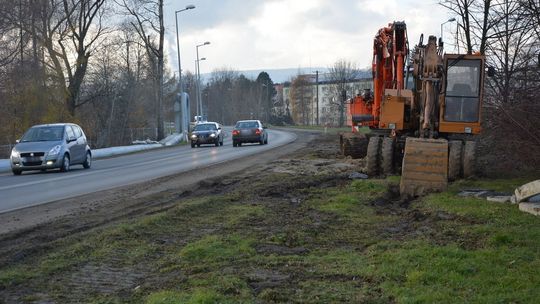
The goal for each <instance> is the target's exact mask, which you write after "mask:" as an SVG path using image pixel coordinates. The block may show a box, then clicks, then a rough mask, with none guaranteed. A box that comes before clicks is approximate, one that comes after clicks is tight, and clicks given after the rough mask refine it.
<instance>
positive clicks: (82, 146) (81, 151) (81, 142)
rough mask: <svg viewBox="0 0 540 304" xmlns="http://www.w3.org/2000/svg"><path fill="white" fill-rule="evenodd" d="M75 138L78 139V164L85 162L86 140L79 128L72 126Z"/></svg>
mask: <svg viewBox="0 0 540 304" xmlns="http://www.w3.org/2000/svg"><path fill="white" fill-rule="evenodd" d="M71 128H72V129H73V133H75V137H76V138H77V148H76V149H77V159H78V162H83V161H84V160H85V159H86V138H85V137H84V136H83V133H82V130H81V128H79V126H71Z"/></svg>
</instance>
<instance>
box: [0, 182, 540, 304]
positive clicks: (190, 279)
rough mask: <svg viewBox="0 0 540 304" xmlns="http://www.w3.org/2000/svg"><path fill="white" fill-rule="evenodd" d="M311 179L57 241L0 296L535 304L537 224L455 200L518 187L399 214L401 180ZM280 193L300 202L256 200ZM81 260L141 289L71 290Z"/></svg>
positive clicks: (481, 203)
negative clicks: (137, 275) (332, 182)
mask: <svg viewBox="0 0 540 304" xmlns="http://www.w3.org/2000/svg"><path fill="white" fill-rule="evenodd" d="M308 178H313V180H311V181H309V180H306V179H308ZM319 178H320V177H315V176H314V177H302V178H291V177H287V175H281V174H275V175H269V176H266V177H260V178H258V179H257V180H255V181H250V185H251V188H250V189H246V188H241V189H237V190H235V191H232V192H230V193H228V194H225V195H218V196H209V197H201V198H197V199H191V200H184V201H178V204H177V206H176V207H175V208H172V209H170V210H167V211H166V212H162V213H158V214H154V215H152V216H147V217H144V218H140V219H136V220H132V221H127V222H124V223H121V224H117V225H114V226H111V227H108V228H103V229H98V230H95V231H89V232H87V233H84V234H83V235H78V236H74V237H68V238H66V239H63V240H59V241H56V242H55V244H54V245H55V246H52V247H51V248H54V249H50V250H47V251H44V252H43V253H41V254H39V255H38V256H36V257H35V258H33V259H29V260H26V261H24V262H19V263H15V264H13V265H12V266H10V267H8V268H5V269H1V270H0V290H3V291H6V290H24V289H21V287H24V288H27V289H28V290H37V291H39V293H37V294H32V293H29V294H25V295H24V297H21V298H20V299H21V300H24V299H26V300H27V301H32V300H33V299H37V300H39V299H44V300H46V299H49V298H50V299H53V300H55V301H58V302H74V301H75V302H76V299H82V298H84V299H85V301H86V302H90V303H133V302H137V303H141V302H143V303H152V304H154V303H260V302H304V303H336V302H353V303H354V302H368V303H388V302H397V303H456V302H470V303H534V302H536V301H537V299H538V298H540V289H538V286H539V284H540V273H539V272H538V271H537V270H538V268H539V266H540V242H539V241H538V240H539V239H540V225H538V220H539V219H538V218H537V217H534V216H531V215H528V214H525V213H521V212H519V211H518V210H517V206H515V205H507V204H500V203H492V202H488V201H486V200H484V199H477V198H462V197H459V196H457V193H458V192H459V190H460V189H464V188H486V189H492V190H497V191H511V190H512V189H513V188H514V187H515V186H516V185H520V184H522V183H524V180H523V179H518V180H506V181H502V180H476V181H473V180H467V181H460V182H457V183H454V184H452V185H451V186H450V188H449V191H447V192H444V193H437V194H431V195H429V196H426V197H424V198H422V199H419V200H417V201H414V202H412V204H411V205H410V206H409V207H402V206H400V205H399V204H397V203H393V202H390V201H386V203H385V201H384V200H386V198H385V197H387V196H388V193H387V192H388V187H389V186H392V187H395V186H396V185H397V183H398V182H399V177H389V178H387V179H385V180H372V179H370V180H358V181H352V182H350V183H348V184H346V185H344V186H335V187H316V186H314V185H317V184H318V182H319V181H321V180H322V179H319ZM284 184H286V186H287V187H285V188H283V189H288V190H287V195H291V197H298V198H301V199H300V203H294V204H291V202H290V198H289V197H288V196H287V197H284V198H281V199H280V197H279V196H276V195H275V194H272V195H269V197H265V196H259V195H258V194H261V193H263V190H268V189H269V188H272V187H279V186H281V187H284ZM279 189H282V188H278V190H279ZM248 190H249V191H248ZM277 193H279V191H277ZM381 200H382V203H381V204H382V205H377V204H373V202H374V201H381ZM441 214H443V215H446V216H444V217H440V215H441ZM418 215H421V216H418ZM400 227H401V228H400ZM261 248H262V249H261ZM265 248H266V249H265ZM268 248H270V249H268ZM280 250H281V251H280ZM294 250H297V251H294ZM88 263H90V264H94V265H115V266H117V267H123V268H126V269H130V268H133V269H134V271H135V270H137V271H141V269H142V270H143V271H144V273H145V274H146V277H145V278H144V279H141V280H140V281H141V282H146V280H148V283H147V284H142V285H141V286H140V288H138V289H136V290H135V289H133V290H131V289H129V290H124V291H122V292H119V293H118V294H107V295H106V294H99V293H92V294H86V293H84V294H76V292H77V291H76V290H72V289H70V287H69V286H70V285H69V283H70V281H69V280H70V278H73V273H76V271H77V269H79V267H81V266H82V265H86V264H88ZM74 293H75V294H74ZM42 295H47V297H42ZM69 296H74V298H69Z"/></svg>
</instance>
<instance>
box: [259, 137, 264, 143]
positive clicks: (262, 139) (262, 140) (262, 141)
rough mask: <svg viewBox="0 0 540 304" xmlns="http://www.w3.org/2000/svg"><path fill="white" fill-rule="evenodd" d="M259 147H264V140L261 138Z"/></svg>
mask: <svg viewBox="0 0 540 304" xmlns="http://www.w3.org/2000/svg"><path fill="white" fill-rule="evenodd" d="M259 145H264V138H263V137H261V140H259Z"/></svg>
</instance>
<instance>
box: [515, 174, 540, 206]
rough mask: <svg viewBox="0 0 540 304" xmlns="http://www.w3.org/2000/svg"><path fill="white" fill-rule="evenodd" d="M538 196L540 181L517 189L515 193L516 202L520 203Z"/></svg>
mask: <svg viewBox="0 0 540 304" xmlns="http://www.w3.org/2000/svg"><path fill="white" fill-rule="evenodd" d="M537 194H540V179H538V180H535V181H533V182H530V183H527V184H525V185H523V186H521V187H518V188H516V191H515V193H514V195H515V197H516V202H518V203H521V202H523V201H526V200H527V199H528V198H529V197H532V196H536V195H537Z"/></svg>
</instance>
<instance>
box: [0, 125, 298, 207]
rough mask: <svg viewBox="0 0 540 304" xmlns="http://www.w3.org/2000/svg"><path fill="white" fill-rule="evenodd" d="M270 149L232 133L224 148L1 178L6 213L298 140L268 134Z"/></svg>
mask: <svg viewBox="0 0 540 304" xmlns="http://www.w3.org/2000/svg"><path fill="white" fill-rule="evenodd" d="M268 131H269V136H268V145H258V144H244V145H242V147H238V148H233V146H232V141H231V136H230V131H229V130H227V132H226V133H227V137H226V138H225V142H224V145H223V146H220V147H215V146H210V145H205V146H201V147H199V148H194V149H192V148H191V147H190V146H189V145H183V146H178V147H171V148H165V149H159V150H152V151H148V152H140V153H135V154H129V155H123V156H117V157H113V158H108V159H101V160H94V161H93V163H92V168H90V169H88V170H85V169H83V168H82V166H73V167H72V168H71V170H70V171H69V172H66V173H61V172H58V171H56V170H55V171H48V172H40V171H27V172H23V174H22V175H20V176H14V175H12V174H11V173H2V174H0V213H4V212H8V211H13V210H17V209H21V208H26V207H30V206H36V205H40V204H44V203H48V202H52V201H56V200H60V199H66V198H72V197H76V196H79V195H83V194H89V193H93V192H97V191H102V190H107V189H112V188H116V187H120V186H125V185H129V184H134V183H140V182H144V181H148V180H152V179H155V178H159V177H163V176H167V175H172V174H176V173H180V172H186V171H190V170H194V169H197V168H204V167H208V166H211V165H213V164H217V163H222V162H227V161H231V160H238V159H239V158H242V157H244V156H247V155H252V154H257V153H260V152H262V151H267V150H270V149H273V148H277V147H279V146H282V145H285V144H288V143H291V142H292V141H294V140H295V139H296V135H295V134H293V133H289V132H284V131H279V130H268Z"/></svg>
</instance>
